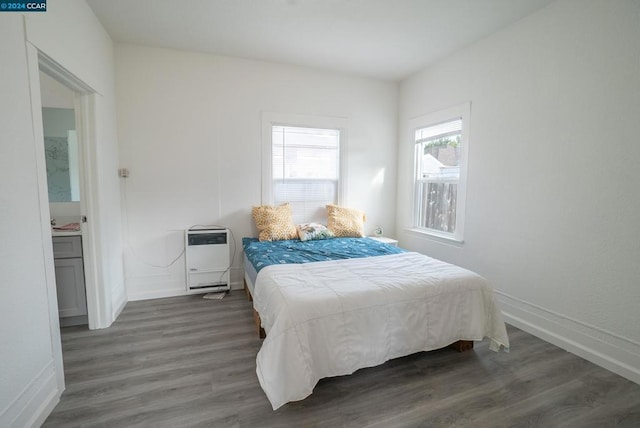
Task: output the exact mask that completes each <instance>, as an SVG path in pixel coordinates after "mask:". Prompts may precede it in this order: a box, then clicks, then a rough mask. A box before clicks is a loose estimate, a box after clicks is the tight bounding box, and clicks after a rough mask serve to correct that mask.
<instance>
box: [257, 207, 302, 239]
mask: <svg viewBox="0 0 640 428" xmlns="http://www.w3.org/2000/svg"><path fill="white" fill-rule="evenodd" d="M251 214H252V215H253V220H254V221H255V222H256V227H257V228H258V232H259V234H258V239H259V240H260V241H281V240H283V239H296V238H298V232H297V231H296V226H295V225H294V224H293V218H292V217H291V207H290V206H289V204H288V203H287V204H282V205H278V206H271V205H262V206H259V207H253V209H252V210H251Z"/></svg>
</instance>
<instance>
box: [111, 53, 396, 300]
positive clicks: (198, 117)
mask: <svg viewBox="0 0 640 428" xmlns="http://www.w3.org/2000/svg"><path fill="white" fill-rule="evenodd" d="M116 81H117V85H116V86H117V98H118V140H119V141H120V155H121V157H120V159H121V166H122V167H127V168H129V169H130V172H131V176H130V177H129V178H127V179H126V181H125V180H122V187H123V190H124V189H125V187H126V192H123V195H126V203H124V204H123V206H124V210H125V212H124V214H123V219H126V220H125V222H126V224H125V226H124V227H125V275H126V281H127V289H128V293H129V294H128V295H129V298H130V299H143V298H151V297H162V296H168V295H176V294H184V289H185V279H184V257H180V258H179V259H178V261H177V262H176V263H175V264H174V265H173V266H171V267H169V268H162V267H153V266H151V265H155V266H163V265H167V264H168V263H169V262H170V261H171V260H173V259H174V258H176V257H177V256H178V255H179V254H180V253H181V251H182V250H183V248H184V243H183V242H184V235H183V233H184V229H185V228H187V227H189V226H192V225H195V224H221V225H226V226H227V227H229V228H230V229H231V230H232V232H233V234H234V236H235V241H236V244H237V250H236V255H235V262H234V264H233V266H234V269H233V270H232V282H233V286H234V287H240V286H241V281H242V260H241V254H242V253H241V238H242V237H244V236H255V234H256V232H255V231H254V229H253V227H254V226H253V221H252V219H251V214H250V213H251V207H252V205H259V204H260V203H261V200H260V198H261V189H260V183H261V172H260V165H261V158H260V150H261V114H262V112H276V113H292V114H308V115H324V116H332V117H344V118H347V119H348V121H349V129H348V142H347V145H348V166H347V167H348V177H347V180H348V186H349V190H348V195H347V200H346V201H345V205H349V206H352V207H356V208H359V209H362V210H364V211H365V212H366V213H367V215H368V222H367V223H366V228H367V231H368V232H369V233H371V232H372V231H373V229H374V228H375V227H376V226H377V225H382V226H383V227H385V229H386V230H387V231H388V232H389V233H393V229H394V224H395V210H394V207H393V204H394V202H395V195H394V192H395V175H396V171H395V163H396V147H395V145H394V143H393V142H394V141H395V139H396V135H397V134H396V131H397V129H396V112H397V85H396V84H394V83H388V82H381V81H376V80H370V79H363V78H356V77H350V76H346V75H341V74H333V73H328V72H324V71H317V70H314V69H308V68H300V67H293V66H285V65H277V64H272V63H265V62H258V61H249V60H242V59H233V58H227V57H219V56H213V55H207V54H198V53H190V52H184V51H174V50H163V49H154V48H147V47H140V46H133V45H120V44H118V45H116ZM382 175H384V179H383V180H382V179H381V177H382ZM376 178H378V181H376Z"/></svg>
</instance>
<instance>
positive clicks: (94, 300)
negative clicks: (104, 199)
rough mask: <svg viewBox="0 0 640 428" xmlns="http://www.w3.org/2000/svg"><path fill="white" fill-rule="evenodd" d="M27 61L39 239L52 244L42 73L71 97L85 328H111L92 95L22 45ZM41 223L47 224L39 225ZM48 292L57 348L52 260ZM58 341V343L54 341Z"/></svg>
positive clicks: (49, 60) (55, 65)
mask: <svg viewBox="0 0 640 428" xmlns="http://www.w3.org/2000/svg"><path fill="white" fill-rule="evenodd" d="M27 60H28V69H29V84H30V89H31V108H32V116H33V127H34V140H35V145H36V147H35V150H36V157H37V159H38V161H37V162H36V164H37V170H38V184H39V185H38V187H39V193H40V195H39V198H40V215H41V217H42V219H43V221H42V224H43V231H42V233H43V240H44V242H47V240H48V241H50V242H51V239H52V237H51V228H50V224H49V218H50V211H49V203H48V201H49V197H48V189H47V180H46V162H45V154H44V135H43V129H42V100H41V98H40V77H39V72H40V71H42V72H43V73H45V74H47V75H48V76H50V77H52V78H53V79H55V80H57V81H58V82H59V83H61V84H63V85H64V86H66V87H67V88H69V89H70V90H72V91H73V92H74V93H75V97H74V101H75V102H74V104H75V105H74V108H75V119H76V131H77V136H78V152H79V153H78V159H79V161H80V162H79V164H80V165H79V173H80V194H81V198H80V213H81V215H83V216H86V218H87V219H88V220H87V222H86V223H85V222H83V223H81V232H82V251H83V261H84V269H85V288H86V295H87V318H88V323H89V328H90V329H97V328H104V327H108V326H109V325H110V324H111V316H110V311H109V308H110V303H111V302H110V301H109V300H108V299H107V297H108V296H107V293H106V291H105V285H104V284H103V281H101V278H102V276H101V265H100V260H102V259H101V258H100V254H99V248H100V247H99V245H98V243H99V215H98V213H99V200H98V197H97V195H98V179H97V150H96V149H97V142H96V137H95V135H96V134H95V122H96V121H95V116H96V109H95V97H96V94H97V92H96V91H95V90H94V89H93V88H91V86H89V85H87V84H86V83H84V82H83V81H82V80H80V79H79V78H78V77H76V76H75V75H73V74H72V73H71V72H69V71H68V70H67V69H65V68H64V67H63V66H61V65H60V64H58V63H57V62H56V61H55V60H53V59H52V58H50V57H49V56H47V55H46V54H44V53H43V52H41V51H39V50H38V49H37V48H36V47H35V46H34V45H33V44H31V43H29V42H27ZM44 220H46V221H44ZM46 280H47V289H48V290H49V294H50V295H52V296H53V298H51V297H50V299H49V306H50V308H49V309H50V318H51V327H52V330H54V329H55V330H56V332H55V333H54V332H53V331H52V338H53V339H54V342H55V341H56V340H57V342H58V343H60V338H59V335H60V332H59V321H58V311H57V307H58V303H57V297H56V287H55V271H54V269H53V260H51V269H49V266H47V275H46ZM56 337H57V339H56Z"/></svg>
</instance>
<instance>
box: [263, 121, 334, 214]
mask: <svg viewBox="0 0 640 428" xmlns="http://www.w3.org/2000/svg"><path fill="white" fill-rule="evenodd" d="M272 162H273V163H272V171H273V177H272V179H273V188H272V191H273V202H274V203H275V204H282V203H285V202H288V203H289V204H291V208H292V211H293V220H294V223H296V224H298V223H305V222H311V221H315V222H324V221H326V214H325V213H326V210H325V205H326V204H328V203H336V202H337V195H338V184H339V179H340V177H339V171H340V131H339V130H337V129H319V128H303V127H292V126H277V125H274V126H272Z"/></svg>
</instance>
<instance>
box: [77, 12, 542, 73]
mask: <svg viewBox="0 0 640 428" xmlns="http://www.w3.org/2000/svg"><path fill="white" fill-rule="evenodd" d="M552 1H553V0H180V1H175V0H173V1H169V0H87V2H88V4H89V6H90V7H91V8H92V9H93V11H94V12H95V14H96V16H97V17H98V19H99V20H100V21H101V22H102V24H103V25H104V27H105V28H106V30H107V32H108V33H109V34H110V35H111V37H112V38H113V40H114V41H116V42H124V43H133V44H140V45H145V46H153V47H163V48H173V49H184V50H190V51H197V52H207V53H213V54H217V55H225V56H234V57H240V58H247V59H256V60H263V61H270V62H279V63H285V64H295V65H301V66H309V67H317V68H322V69H326V70H332V71H338V72H345V73H351V74H357V75H361V76H367V77H372V78H377V79H384V80H401V79H403V78H405V77H407V76H409V75H411V74H413V73H415V72H417V71H419V70H420V69H423V68H425V67H427V66H429V65H431V64H433V63H434V62H436V61H438V60H439V59H441V58H443V57H445V56H447V55H449V54H451V53H452V52H454V51H456V50H459V49H461V48H463V47H465V46H467V45H469V44H471V43H473V42H474V41H476V40H479V39H481V38H483V37H486V36H487V35H489V34H491V33H493V32H496V31H497V30H499V29H501V28H504V27H506V26H508V25H509V24H511V23H513V22H515V21H517V20H519V19H522V18H523V17H525V16H527V15H529V14H531V13H533V12H535V11H536V10H539V9H541V8H543V7H544V6H546V5H548V4H549V3H551V2H552Z"/></svg>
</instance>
